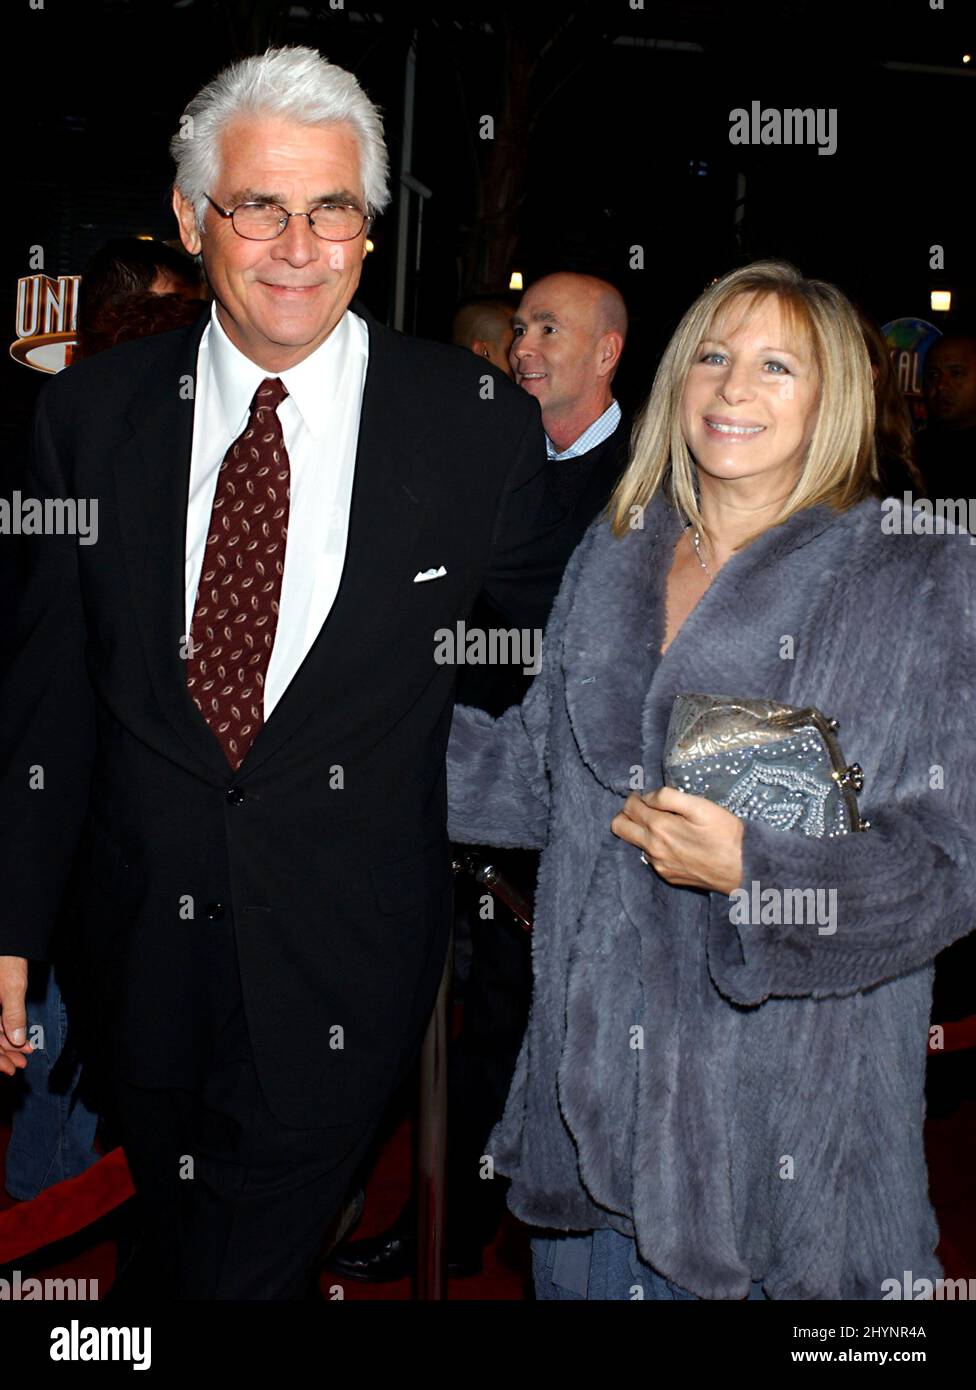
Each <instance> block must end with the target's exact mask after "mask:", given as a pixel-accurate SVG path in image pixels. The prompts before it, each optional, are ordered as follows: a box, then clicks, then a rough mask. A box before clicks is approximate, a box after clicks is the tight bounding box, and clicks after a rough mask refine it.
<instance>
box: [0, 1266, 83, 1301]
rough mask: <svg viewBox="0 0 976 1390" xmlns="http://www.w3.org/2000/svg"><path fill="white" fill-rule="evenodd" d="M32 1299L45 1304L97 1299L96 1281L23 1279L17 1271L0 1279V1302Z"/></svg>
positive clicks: (30, 1277) (12, 1271)
mask: <svg viewBox="0 0 976 1390" xmlns="http://www.w3.org/2000/svg"><path fill="white" fill-rule="evenodd" d="M34 1299H38V1300H43V1301H45V1302H50V1301H52V1300H53V1301H58V1302H60V1300H62V1299H65V1300H69V1301H70V1300H73V1299H90V1300H92V1301H93V1302H94V1301H97V1299H98V1280H97V1279H36V1278H34V1277H33V1276H29V1277H28V1278H27V1279H24V1278H23V1277H22V1275H21V1272H20V1270H19V1269H14V1270H11V1273H10V1278H9V1279H0V1300H2V1301H6V1300H9V1301H10V1302H11V1303H29V1302H31V1301H32V1300H34Z"/></svg>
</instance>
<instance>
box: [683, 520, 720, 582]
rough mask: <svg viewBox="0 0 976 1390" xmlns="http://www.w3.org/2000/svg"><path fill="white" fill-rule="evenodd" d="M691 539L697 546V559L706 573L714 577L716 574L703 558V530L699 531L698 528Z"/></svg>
mask: <svg viewBox="0 0 976 1390" xmlns="http://www.w3.org/2000/svg"><path fill="white" fill-rule="evenodd" d="M689 529H690V528H689ZM691 539H692V544H693V545H694V547H695V555H696V557H697V559H698V563H699V564H700V565H701V567H702V569H703V570H704V571H705V573H706V574H707V575H708V576H709V577H710V578H714V577H715V576H714V575H713V574H712V571H711V570H710V569H709V568H708V566H707V565H706V564H705V561H704V560H703V558H702V553H701V532H700V531H698V530H696V531H695V533H694V535H693V536H692V538H691Z"/></svg>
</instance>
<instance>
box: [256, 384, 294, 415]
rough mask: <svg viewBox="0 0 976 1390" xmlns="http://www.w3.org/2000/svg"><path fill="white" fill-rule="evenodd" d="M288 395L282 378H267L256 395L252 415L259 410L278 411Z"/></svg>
mask: <svg viewBox="0 0 976 1390" xmlns="http://www.w3.org/2000/svg"><path fill="white" fill-rule="evenodd" d="M287 395H288V387H287V386H286V385H285V383H284V382H283V381H282V380H281V377H278V376H266V377H265V378H264V380H263V381H262V383H261V385H260V386H259V387H258V389H257V390H256V391H255V393H254V400H253V401H252V402H251V413H252V414H256V413H257V412H258V411H259V410H277V409H278V407H279V405H281V402H282V401H283V400H284V399H285V397H286V396H287Z"/></svg>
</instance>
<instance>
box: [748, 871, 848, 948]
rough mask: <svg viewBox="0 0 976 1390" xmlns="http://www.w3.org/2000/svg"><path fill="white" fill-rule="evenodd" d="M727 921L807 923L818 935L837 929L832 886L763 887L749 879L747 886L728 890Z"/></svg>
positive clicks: (771, 924) (763, 924)
mask: <svg viewBox="0 0 976 1390" xmlns="http://www.w3.org/2000/svg"><path fill="white" fill-rule="evenodd" d="M729 898H730V900H731V902H732V906H731V907H730V908H729V921H730V922H731V923H732V925H733V926H734V927H740V926H746V927H748V926H753V927H783V926H787V927H790V926H811V927H814V926H815V927H816V928H817V934H818V935H819V936H833V934H834V932H835V931H836V930H837V889H836V888H763V886H762V884H761V883H759V882H758V881H757V880H756V879H753V881H752V883H751V884H750V885H749V887H748V888H735V889H733V891H732V892H731V893H730V894H729Z"/></svg>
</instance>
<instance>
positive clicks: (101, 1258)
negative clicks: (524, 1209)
mask: <svg viewBox="0 0 976 1390" xmlns="http://www.w3.org/2000/svg"><path fill="white" fill-rule="evenodd" d="M9 1095H10V1089H9V1087H0V1168H2V1164H3V1159H4V1154H5V1152H6V1147H7V1140H8V1137H9V1110H8V1108H9ZM410 1140H411V1136H410V1124H409V1120H408V1119H404V1120H402V1121H401V1122H400V1123H399V1124H398V1125H397V1126H396V1127H395V1128H394V1130H393V1132H392V1134H391V1135H390V1137H389V1138H388V1140H387V1142H386V1143H385V1144H384V1146H383V1148H382V1150H381V1152H380V1156H379V1160H378V1162H377V1165H376V1167H375V1169H374V1171H373V1173H372V1176H371V1178H370V1180H369V1183H368V1186H367V1189H366V1207H365V1210H364V1213H363V1218H362V1220H361V1221H360V1223H359V1226H358V1227H357V1229H356V1232H355V1234H356V1236H369V1235H374V1234H376V1233H377V1232H379V1231H382V1230H383V1229H384V1228H385V1227H386V1226H388V1225H389V1224H390V1222H391V1221H392V1220H393V1219H394V1217H395V1216H396V1215H397V1214H398V1213H399V1211H400V1208H401V1206H402V1205H403V1202H404V1200H405V1199H406V1196H407V1192H408V1186H409V1181H410V1156H411V1142H410ZM926 1142H927V1152H928V1160H929V1169H930V1185H931V1195H932V1201H933V1204H934V1206H935V1209H936V1212H937V1214H938V1218H939V1226H940V1230H941V1244H940V1246H939V1254H940V1257H941V1259H942V1261H943V1264H944V1265H945V1270H946V1275H947V1277H949V1278H967V1279H968V1278H976V1178H974V1174H976V1101H973V1100H967V1101H965V1102H964V1103H963V1104H961V1105H960V1106H959V1107H958V1108H957V1109H955V1110H954V1111H953V1112H952V1113H951V1114H948V1115H945V1116H940V1117H938V1118H935V1119H930V1120H929V1121H928V1122H927V1124H926ZM97 1170H100V1171H99V1172H98V1176H97V1179H95V1180H92V1175H93V1174H95V1173H96V1169H92V1170H90V1173H89V1175H85V1176H88V1177H89V1183H88V1185H87V1188H86V1186H85V1182H84V1176H83V1177H82V1179H74V1180H73V1181H72V1183H64V1184H60V1185H59V1186H58V1187H57V1188H53V1189H49V1191H48V1192H46V1193H43V1194H42V1196H41V1198H40V1199H39V1202H38V1205H37V1206H34V1204H33V1203H32V1204H30V1207H31V1208H32V1210H29V1209H28V1204H26V1203H21V1204H18V1203H16V1202H14V1201H13V1200H12V1199H11V1198H9V1197H8V1196H7V1195H6V1193H5V1192H3V1190H2V1188H0V1277H5V1278H7V1277H9V1270H10V1267H9V1265H6V1264H5V1261H6V1259H7V1258H8V1256H9V1254H10V1252H12V1251H15V1250H22V1249H23V1248H24V1243H25V1241H24V1237H25V1231H26V1230H30V1229H33V1230H36V1226H35V1222H36V1221H37V1220H38V1218H41V1219H43V1220H44V1221H45V1223H50V1225H49V1226H47V1225H46V1226H45V1229H50V1230H51V1231H52V1232H53V1233H55V1234H57V1235H63V1234H64V1233H65V1232H68V1231H70V1230H71V1229H72V1227H73V1225H74V1224H75V1221H74V1217H73V1215H72V1205H73V1193H74V1192H75V1191H77V1190H83V1191H85V1194H86V1195H85V1202H86V1204H87V1207H86V1209H87V1210H88V1211H89V1212H90V1214H91V1215H92V1216H101V1215H102V1214H103V1213H104V1212H106V1211H109V1209H110V1207H111V1205H112V1201H113V1192H119V1191H122V1190H124V1184H126V1183H127V1182H128V1174H127V1170H125V1169H124V1165H123V1161H122V1158H121V1155H120V1154H119V1152H118V1151H116V1152H115V1153H114V1154H113V1155H110V1156H109V1157H108V1159H107V1160H105V1161H103V1162H102V1163H101V1164H99V1165H97ZM75 1215H77V1213H76V1212H75ZM112 1237H113V1225H112V1217H111V1215H109V1216H107V1217H104V1218H103V1219H102V1220H100V1221H96V1223H95V1224H94V1225H93V1226H90V1227H88V1228H87V1229H85V1230H82V1231H81V1232H80V1233H79V1234H78V1235H76V1236H73V1237H72V1238H71V1239H61V1240H60V1241H59V1243H58V1244H55V1245H52V1246H49V1247H48V1248H46V1249H45V1250H44V1251H42V1252H40V1253H39V1254H37V1255H34V1256H31V1257H27V1258H19V1257H17V1268H19V1269H21V1271H22V1274H23V1275H24V1277H26V1276H27V1275H28V1274H30V1275H33V1276H35V1277H38V1278H45V1277H50V1278H62V1279H64V1278H71V1277H73V1278H77V1279H82V1278H84V1279H89V1280H91V1279H97V1280H98V1281H99V1288H100V1290H101V1292H102V1294H104V1293H105V1292H106V1291H107V1290H108V1288H109V1287H110V1285H111V1282H112V1279H113V1277H114V1273H115V1243H114V1239H113V1238H112ZM528 1237H529V1231H528V1230H527V1228H525V1227H524V1226H521V1225H520V1224H519V1223H518V1222H516V1221H515V1220H514V1218H512V1217H511V1216H507V1217H506V1220H505V1223H504V1224H503V1227H502V1230H501V1232H500V1233H499V1236H498V1238H497V1239H496V1241H495V1242H494V1244H493V1245H492V1247H491V1248H490V1249H489V1250H488V1251H486V1253H485V1267H484V1270H483V1272H482V1273H481V1274H480V1275H478V1276H477V1277H475V1278H470V1279H454V1280H451V1281H450V1284H449V1290H448V1296H449V1298H450V1299H452V1300H492V1301H495V1300H508V1301H510V1300H519V1299H523V1298H525V1297H526V1296H528V1293H529V1289H530V1282H529V1253H528ZM18 1242H19V1243H18ZM28 1243H29V1242H28ZM4 1251H6V1252H7V1254H4ZM321 1287H322V1291H323V1293H324V1294H325V1296H326V1297H327V1298H328V1297H336V1296H337V1291H338V1289H340V1288H341V1290H342V1297H344V1298H347V1299H379V1300H387V1299H392V1300H406V1299H409V1298H410V1296H411V1287H410V1281H409V1280H408V1279H403V1280H401V1281H399V1282H398V1283H394V1284H381V1285H370V1284H359V1283H356V1282H354V1281H351V1280H348V1281H343V1280H340V1279H338V1278H336V1276H334V1275H330V1274H328V1273H325V1274H323V1276H322V1280H321Z"/></svg>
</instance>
